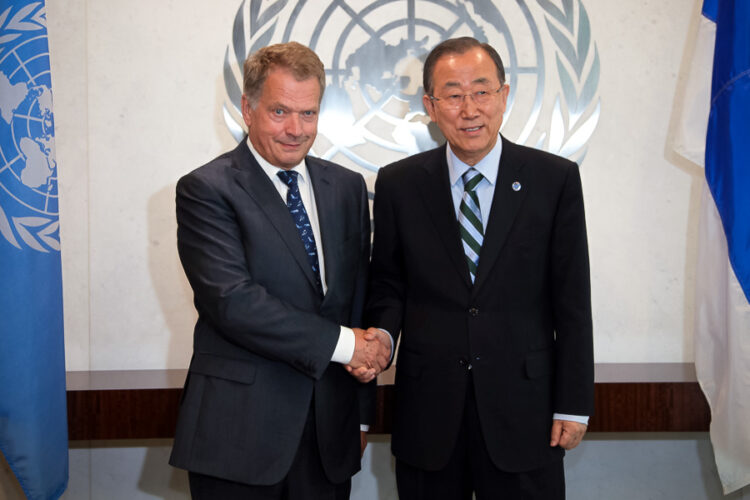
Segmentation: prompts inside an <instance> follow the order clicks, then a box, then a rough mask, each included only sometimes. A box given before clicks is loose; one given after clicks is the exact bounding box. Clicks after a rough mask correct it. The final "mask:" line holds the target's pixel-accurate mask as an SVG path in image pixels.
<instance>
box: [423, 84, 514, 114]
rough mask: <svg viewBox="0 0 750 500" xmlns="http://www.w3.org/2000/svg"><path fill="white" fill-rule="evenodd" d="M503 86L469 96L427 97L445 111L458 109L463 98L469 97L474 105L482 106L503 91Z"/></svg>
mask: <svg viewBox="0 0 750 500" xmlns="http://www.w3.org/2000/svg"><path fill="white" fill-rule="evenodd" d="M503 87H505V85H501V86H500V88H499V89H497V90H477V91H475V92H471V93H470V94H451V95H448V96H445V97H439V98H438V97H435V96H434V95H431V96H428V97H429V98H430V100H431V101H437V102H440V103H442V106H443V107H445V108H447V109H458V108H460V107H461V106H462V105H463V103H464V98H465V97H467V96H469V97H471V98H472V99H473V100H474V104H476V105H477V106H484V105H486V104H489V103H490V101H492V98H493V97H494V96H495V94H497V93H498V92H500V91H501V90H503Z"/></svg>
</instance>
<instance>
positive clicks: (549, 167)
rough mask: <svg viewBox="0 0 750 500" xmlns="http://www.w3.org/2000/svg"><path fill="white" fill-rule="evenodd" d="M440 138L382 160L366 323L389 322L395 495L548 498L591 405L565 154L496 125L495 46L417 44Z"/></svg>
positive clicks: (502, 96)
mask: <svg viewBox="0 0 750 500" xmlns="http://www.w3.org/2000/svg"><path fill="white" fill-rule="evenodd" d="M424 91H425V95H424V97H423V103H424V106H425V109H426V110H427V113H428V114H429V115H430V118H431V119H432V121H433V122H435V123H436V124H437V126H438V127H439V128H440V130H441V131H442V133H443V135H444V136H445V138H446V140H447V145H443V146H441V147H439V148H437V149H433V150H431V151H427V152H424V153H421V154H417V155H414V156H412V157H410V158H406V159H404V160H402V161H399V162H396V163H395V164H393V165H390V166H387V167H385V168H383V169H381V170H380V172H379V173H378V179H377V182H376V184H375V209H374V210H375V218H374V223H375V238H374V240H373V254H372V264H371V284H370V296H369V298H368V305H367V314H366V321H367V323H368V324H372V325H375V326H378V327H381V328H384V329H385V330H387V331H389V332H390V333H392V334H394V336H395V335H397V334H398V333H399V332H401V334H400V335H401V344H400V347H399V352H398V362H397V363H398V365H397V368H396V384H395V385H396V387H395V415H394V424H393V445H392V448H393V454H394V455H395V456H396V459H397V461H396V479H397V484H398V490H399V496H400V497H401V498H402V499H404V500H407V499H408V500H420V499H421V500H441V499H445V500H469V499H471V498H472V492H475V493H476V498H477V499H478V500H483V499H493V500H494V499H499V498H502V499H526V500H530V499H536V500H556V499H562V498H564V497H565V482H564V475H563V465H562V458H563V455H564V454H565V450H566V449H571V448H574V447H575V446H576V445H578V443H579V442H580V440H581V437H582V436H583V434H584V432H585V431H586V422H587V417H588V415H590V414H591V412H592V411H593V392H594V391H593V389H594V384H593V382H594V376H593V375H594V373H593V347H592V321H591V300H590V285H589V261H588V250H587V243H586V223H585V218H584V210H583V196H582V193H581V181H580V177H579V174H578V166H577V165H576V164H575V163H572V162H570V161H568V160H566V159H564V158H560V157H556V156H553V155H550V154H547V153H544V152H542V151H538V150H534V149H530V148H526V147H523V146H519V145H516V144H513V143H512V142H510V141H508V140H506V139H505V138H504V137H502V136H501V135H500V133H499V132H500V125H501V124H502V121H503V113H504V111H505V105H506V101H507V99H508V91H509V89H508V85H507V84H506V83H505V72H504V68H503V64H502V61H501V59H500V56H499V55H498V54H497V52H496V51H495V49H493V48H492V47H491V46H490V45H488V44H484V43H480V42H479V41H477V40H475V39H473V38H468V37H464V38H455V39H451V40H446V41H445V42H443V43H441V44H439V45H438V46H437V47H435V48H434V49H433V50H432V52H431V53H430V54H429V55H428V56H427V60H426V61H425V66H424Z"/></svg>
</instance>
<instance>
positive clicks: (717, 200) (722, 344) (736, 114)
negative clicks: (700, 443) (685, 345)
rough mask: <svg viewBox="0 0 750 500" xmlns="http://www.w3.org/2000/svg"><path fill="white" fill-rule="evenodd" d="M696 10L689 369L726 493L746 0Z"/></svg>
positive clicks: (737, 387) (749, 144)
mask: <svg viewBox="0 0 750 500" xmlns="http://www.w3.org/2000/svg"><path fill="white" fill-rule="evenodd" d="M703 16H704V18H703V19H702V21H701V28H702V31H701V33H699V35H698V40H699V41H698V45H699V47H698V49H697V51H696V54H700V53H701V47H700V45H701V43H702V42H703V41H705V40H709V39H710V43H712V44H714V41H715V44H714V48H713V51H712V52H711V53H709V57H708V63H705V62H702V61H696V60H694V61H693V64H694V68H693V69H695V70H697V71H700V70H701V69H702V70H703V71H705V73H706V74H707V73H708V71H709V70H710V68H711V66H713V73H712V77H711V85H710V96H709V95H701V93H700V92H697V93H696V94H695V95H688V96H687V97H686V99H685V102H686V103H687V104H686V108H691V109H693V110H696V109H698V108H700V105H698V106H695V105H694V104H691V102H696V101H702V102H705V103H710V104H709V106H708V109H707V111H708V124H707V128H706V115H705V114H704V115H703V117H702V119H701V118H700V117H699V116H697V115H700V111H698V112H697V113H691V112H690V109H686V110H685V111H687V113H686V115H687V116H686V117H688V118H692V119H691V120H689V121H690V122H692V125H693V129H694V130H701V129H702V131H703V137H705V180H706V183H705V187H704V190H703V200H702V213H701V220H700V229H699V240H698V265H697V270H696V323H695V340H694V344H695V369H696V374H697V376H698V382H699V383H700V386H701V388H702V390H703V393H704V394H705V395H706V399H707V400H708V404H709V406H710V407H711V430H710V431H711V442H712V444H713V449H714V456H715V459H716V465H717V469H718V471H719V477H720V479H721V482H722V486H723V488H724V493H725V494H726V493H730V492H732V491H735V490H738V489H740V488H742V487H743V486H746V485H748V484H750V2H748V1H747V0H705V1H704V4H703ZM706 33H708V35H706ZM696 62H697V64H696ZM706 81H707V79H706ZM689 86H690V81H689V82H688V87H689ZM700 87H701V86H700V85H696V86H695V88H700ZM705 87H706V88H707V89H708V85H705ZM705 94H708V92H706V93H705ZM691 115H692V116H691ZM684 118H685V117H684ZM687 121H688V120H685V119H683V122H687ZM684 128H685V129H686V130H687V129H688V128H689V126H686V127H684ZM689 137H690V135H689V134H686V137H684V138H683V140H682V143H683V146H686V147H684V148H682V149H683V151H682V152H683V153H684V155H685V156H686V157H688V158H690V157H695V155H694V154H693V153H696V152H697V150H698V148H699V146H700V145H701V143H700V142H699V141H700V139H699V140H698V141H695V140H692V141H691V139H690V138H689ZM691 142H692V144H693V146H692V147H691V146H690V143H691ZM696 146H697V147H696ZM679 148H680V146H679V144H678V149H679Z"/></svg>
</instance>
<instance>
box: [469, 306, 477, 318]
mask: <svg viewBox="0 0 750 500" xmlns="http://www.w3.org/2000/svg"><path fill="white" fill-rule="evenodd" d="M469 314H471V315H472V316H479V309H477V308H476V307H470V308H469Z"/></svg>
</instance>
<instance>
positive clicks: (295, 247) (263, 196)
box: [232, 141, 316, 289]
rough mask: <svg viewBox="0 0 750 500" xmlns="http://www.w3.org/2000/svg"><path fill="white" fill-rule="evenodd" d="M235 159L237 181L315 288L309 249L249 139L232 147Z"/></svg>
mask: <svg viewBox="0 0 750 500" xmlns="http://www.w3.org/2000/svg"><path fill="white" fill-rule="evenodd" d="M232 159H233V160H234V165H236V167H237V182H238V183H239V184H240V186H242V188H243V189H244V190H245V191H247V193H248V194H249V195H250V197H251V198H252V199H253V200H254V201H255V203H256V205H257V206H258V208H259V209H260V210H261V212H263V213H264V214H265V216H266V217H267V218H268V220H269V221H270V223H271V224H272V225H273V226H274V228H275V229H276V231H277V232H278V233H279V236H280V237H281V239H282V240H283V241H284V244H285V245H286V247H287V249H288V250H289V253H290V254H291V255H292V257H294V260H295V261H296V262H297V264H298V265H299V267H300V269H301V270H302V272H303V273H304V275H305V276H307V279H308V281H309V282H310V284H311V285H312V287H313V288H314V289H315V288H316V285H315V277H314V276H313V272H312V269H311V268H310V264H309V262H308V261H307V252H306V251H305V246H304V245H303V243H302V240H301V239H300V236H299V232H298V231H297V227H296V226H295V225H294V219H292V216H291V215H290V214H289V209H288V208H287V206H286V203H284V201H283V200H282V199H281V197H280V196H279V192H278V191H277V190H276V187H275V186H274V185H273V182H272V181H271V179H269V178H268V176H267V175H266V173H265V172H264V171H263V169H262V168H261V166H260V165H259V164H258V162H257V161H256V159H255V157H253V155H252V154H251V153H250V150H249V149H248V148H247V144H246V143H245V141H242V142H241V143H240V144H239V146H237V148H235V149H234V151H232Z"/></svg>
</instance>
